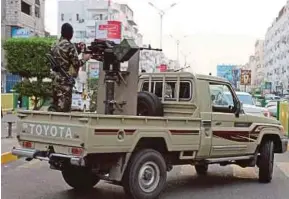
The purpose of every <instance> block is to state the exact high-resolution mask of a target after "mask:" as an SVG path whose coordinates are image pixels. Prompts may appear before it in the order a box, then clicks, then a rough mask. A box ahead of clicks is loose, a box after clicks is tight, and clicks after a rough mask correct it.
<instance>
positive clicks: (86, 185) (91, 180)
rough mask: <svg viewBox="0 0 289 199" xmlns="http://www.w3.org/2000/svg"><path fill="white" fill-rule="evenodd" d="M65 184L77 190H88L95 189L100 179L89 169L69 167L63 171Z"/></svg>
mask: <svg viewBox="0 0 289 199" xmlns="http://www.w3.org/2000/svg"><path fill="white" fill-rule="evenodd" d="M62 176H63V179H64V180H65V182H66V183H67V184H68V185H69V186H71V187H72V188H74V189H76V190H87V189H91V188H93V187H94V186H95V185H96V184H97V183H98V182H99V178H98V177H97V176H96V175H95V174H94V173H92V172H91V171H90V170H89V169H86V168H81V167H69V168H66V169H64V170H63V171H62Z"/></svg>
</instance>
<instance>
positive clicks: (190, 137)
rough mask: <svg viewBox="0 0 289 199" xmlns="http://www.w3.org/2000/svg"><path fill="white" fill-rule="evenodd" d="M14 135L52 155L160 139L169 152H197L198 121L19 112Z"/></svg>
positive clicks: (108, 149) (106, 150)
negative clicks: (53, 153) (73, 149)
mask: <svg viewBox="0 0 289 199" xmlns="http://www.w3.org/2000/svg"><path fill="white" fill-rule="evenodd" d="M18 116H19V118H20V120H19V122H18V123H17V133H18V139H19V141H20V144H22V145H23V141H30V142H33V144H34V146H33V147H34V148H35V149H38V150H45V149H47V148H48V147H49V146H51V145H53V147H54V150H55V152H56V153H64V154H67V153H69V151H67V150H68V149H67V148H68V147H83V148H84V149H85V151H86V152H87V153H113V152H132V151H133V149H134V147H135V145H136V144H137V142H138V140H140V139H141V138H147V137H151V138H154V137H158V138H159V137H161V138H164V140H165V142H166V144H167V148H168V150H169V151H180V150H182V151H186V150H197V149H198V147H199V141H200V124H201V119H195V118H194V119H193V118H189V117H186V118H181V117H143V116H123V115H99V114H95V113H56V112H46V111H45V112H42V111H19V112H18Z"/></svg>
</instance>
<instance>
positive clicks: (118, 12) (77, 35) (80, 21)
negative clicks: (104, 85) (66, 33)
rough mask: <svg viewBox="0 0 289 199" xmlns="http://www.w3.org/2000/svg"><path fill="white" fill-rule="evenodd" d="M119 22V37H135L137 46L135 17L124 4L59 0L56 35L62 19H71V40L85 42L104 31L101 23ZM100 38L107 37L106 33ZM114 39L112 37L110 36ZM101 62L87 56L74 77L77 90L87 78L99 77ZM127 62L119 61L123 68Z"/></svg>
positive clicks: (139, 42)
mask: <svg viewBox="0 0 289 199" xmlns="http://www.w3.org/2000/svg"><path fill="white" fill-rule="evenodd" d="M111 21H116V22H120V27H118V28H121V31H120V36H119V37H120V38H118V41H119V40H122V39H124V38H128V39H134V40H135V42H136V44H137V45H138V46H142V45H143V44H142V37H143V36H142V34H140V33H139V31H138V27H137V24H136V22H135V21H134V13H133V10H132V9H131V8H130V7H129V6H128V5H126V4H118V3H113V2H111V1H110V0H98V1H96V0H70V1H66V0H65V1H59V2H58V28H57V29H58V37H60V31H61V26H62V24H63V23H70V24H71V25H72V26H73V29H74V36H73V39H72V42H77V43H78V42H85V43H86V45H87V46H89V45H90V43H91V42H92V41H94V39H95V38H99V36H101V35H104V34H103V33H102V32H101V30H100V27H103V28H105V27H109V22H111ZM98 27H99V29H98ZM102 39H111V38H108V35H106V36H103V38H102ZM113 40H114V39H113ZM99 66H100V64H99V63H97V62H96V61H94V60H90V61H89V62H88V63H87V65H86V67H83V68H82V70H81V71H80V72H79V76H78V78H77V80H76V81H77V85H79V86H78V88H77V90H81V89H84V88H85V86H84V84H86V82H87V78H88V77H90V78H98V68H99ZM126 67H127V63H124V64H123V65H122V68H123V69H124V68H126Z"/></svg>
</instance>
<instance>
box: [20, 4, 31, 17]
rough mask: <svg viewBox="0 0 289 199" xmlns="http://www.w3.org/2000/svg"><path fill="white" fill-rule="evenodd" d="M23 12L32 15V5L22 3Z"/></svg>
mask: <svg viewBox="0 0 289 199" xmlns="http://www.w3.org/2000/svg"><path fill="white" fill-rule="evenodd" d="M21 12H23V13H25V14H27V15H31V5H29V4H28V3H26V2H24V1H21Z"/></svg>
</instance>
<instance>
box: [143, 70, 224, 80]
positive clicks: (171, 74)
mask: <svg viewBox="0 0 289 199" xmlns="http://www.w3.org/2000/svg"><path fill="white" fill-rule="evenodd" d="M150 76H151V77H163V76H165V77H178V76H180V77H191V78H193V77H195V78H196V79H200V80H212V81H221V82H228V80H226V79H225V78H221V77H216V76H211V75H201V74H195V73H191V72H157V73H141V75H140V79H148V78H149V77H150Z"/></svg>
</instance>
